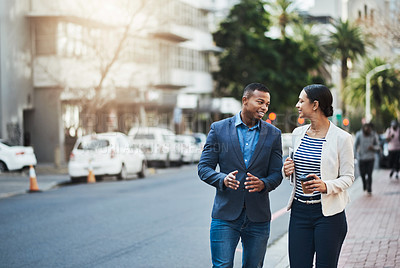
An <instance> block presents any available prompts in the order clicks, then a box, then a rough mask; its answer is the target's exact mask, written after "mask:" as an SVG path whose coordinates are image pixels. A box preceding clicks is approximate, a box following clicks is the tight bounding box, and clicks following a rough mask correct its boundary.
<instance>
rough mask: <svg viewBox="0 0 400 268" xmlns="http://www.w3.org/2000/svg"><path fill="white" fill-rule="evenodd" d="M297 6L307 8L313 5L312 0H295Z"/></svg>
mask: <svg viewBox="0 0 400 268" xmlns="http://www.w3.org/2000/svg"><path fill="white" fill-rule="evenodd" d="M295 2H296V4H297V5H298V7H299V8H301V9H304V10H308V9H309V8H310V7H312V6H313V5H314V0H295Z"/></svg>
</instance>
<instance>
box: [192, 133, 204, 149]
mask: <svg viewBox="0 0 400 268" xmlns="http://www.w3.org/2000/svg"><path fill="white" fill-rule="evenodd" d="M192 135H193V137H194V138H195V140H196V144H197V145H198V146H200V148H201V151H203V147H204V144H206V140H207V135H206V134H204V133H200V132H199V133H193V134H192Z"/></svg>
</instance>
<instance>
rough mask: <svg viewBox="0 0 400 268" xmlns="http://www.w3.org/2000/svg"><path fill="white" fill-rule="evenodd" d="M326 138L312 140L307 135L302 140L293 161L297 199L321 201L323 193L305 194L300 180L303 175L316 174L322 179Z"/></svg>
mask: <svg viewBox="0 0 400 268" xmlns="http://www.w3.org/2000/svg"><path fill="white" fill-rule="evenodd" d="M324 142H326V140H325V138H322V139H321V138H311V137H309V136H308V135H307V134H306V135H305V136H304V137H303V138H302V139H301V143H300V146H299V148H298V149H297V151H296V152H295V153H294V156H293V161H294V166H295V170H296V192H295V197H297V198H300V199H304V200H307V199H308V200H309V199H313V200H316V199H321V193H320V192H318V191H314V193H312V194H304V192H303V189H302V188H301V182H300V181H299V178H300V176H301V175H303V174H306V175H308V174H315V175H317V176H318V177H319V178H321V154H322V145H323V143H324Z"/></svg>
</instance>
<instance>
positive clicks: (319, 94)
mask: <svg viewBox="0 0 400 268" xmlns="http://www.w3.org/2000/svg"><path fill="white" fill-rule="evenodd" d="M303 90H304V91H305V92H306V94H307V97H308V99H309V100H310V102H314V101H318V102H319V107H320V108H321V110H322V112H323V113H324V115H325V116H326V117H329V116H332V115H333V107H332V102H333V97H332V93H331V91H330V90H329V88H327V87H326V86H324V85H321V84H313V85H308V86H306V87H304V88H303Z"/></svg>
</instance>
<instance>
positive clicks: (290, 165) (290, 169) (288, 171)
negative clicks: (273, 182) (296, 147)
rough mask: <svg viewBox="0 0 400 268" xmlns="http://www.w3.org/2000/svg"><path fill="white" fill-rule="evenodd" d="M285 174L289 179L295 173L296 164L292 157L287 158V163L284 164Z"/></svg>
mask: <svg viewBox="0 0 400 268" xmlns="http://www.w3.org/2000/svg"><path fill="white" fill-rule="evenodd" d="M283 172H285V176H286V177H289V176H290V175H292V174H293V172H294V162H293V160H292V159H291V158H290V157H288V158H286V160H285V163H283Z"/></svg>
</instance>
